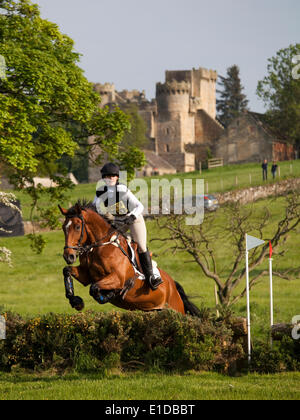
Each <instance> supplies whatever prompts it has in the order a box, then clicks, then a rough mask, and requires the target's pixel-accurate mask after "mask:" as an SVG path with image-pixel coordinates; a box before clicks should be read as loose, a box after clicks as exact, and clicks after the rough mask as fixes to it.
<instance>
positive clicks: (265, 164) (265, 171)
mask: <svg viewBox="0 0 300 420" xmlns="http://www.w3.org/2000/svg"><path fill="white" fill-rule="evenodd" d="M261 167H262V170H263V180H264V181H267V180H268V161H267V159H265V160H264V161H263V163H262V165H261Z"/></svg>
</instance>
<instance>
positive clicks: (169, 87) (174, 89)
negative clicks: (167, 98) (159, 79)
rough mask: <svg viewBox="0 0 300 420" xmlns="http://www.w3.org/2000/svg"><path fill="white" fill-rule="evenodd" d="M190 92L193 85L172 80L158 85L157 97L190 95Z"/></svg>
mask: <svg viewBox="0 0 300 420" xmlns="http://www.w3.org/2000/svg"><path fill="white" fill-rule="evenodd" d="M190 91H191V84H190V83H189V82H184V81H182V82H178V81H177V80H172V81H169V82H166V83H157V84H156V96H159V95H182V94H189V93H190Z"/></svg>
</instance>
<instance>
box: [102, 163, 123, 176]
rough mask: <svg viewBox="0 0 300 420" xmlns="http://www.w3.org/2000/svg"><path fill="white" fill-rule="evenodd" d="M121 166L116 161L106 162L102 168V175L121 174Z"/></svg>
mask: <svg viewBox="0 0 300 420" xmlns="http://www.w3.org/2000/svg"><path fill="white" fill-rule="evenodd" d="M119 172H120V168H119V167H118V166H117V165H115V164H114V163H111V162H109V163H106V164H105V165H104V166H103V168H102V169H101V175H102V178H104V177H105V176H108V175H111V176H119Z"/></svg>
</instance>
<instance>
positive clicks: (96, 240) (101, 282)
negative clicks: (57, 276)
mask: <svg viewBox="0 0 300 420" xmlns="http://www.w3.org/2000/svg"><path fill="white" fill-rule="evenodd" d="M59 209H60V211H61V213H62V214H63V216H65V222H64V224H63V231H64V234H65V247H64V254H63V257H64V259H65V261H66V262H67V264H68V266H67V267H65V268H64V270H63V275H64V283H65V290H66V297H67V299H69V302H70V304H71V306H72V307H73V308H75V309H76V310H78V311H81V310H82V309H83V308H84V302H83V300H82V299H81V298H80V297H79V296H75V294H74V285H73V279H72V277H74V278H75V279H76V280H78V281H79V282H80V283H81V284H82V285H83V286H90V295H91V296H92V297H93V298H94V299H95V300H96V301H97V302H98V303H100V304H103V303H106V302H110V303H112V304H113V305H115V306H117V307H119V308H123V309H127V310H141V311H154V310H162V309H165V308H169V309H173V310H175V311H177V312H180V313H182V314H190V315H193V316H199V309H198V308H197V307H196V306H195V305H194V304H193V303H191V302H190V301H189V299H188V297H187V296H186V294H185V292H184V290H183V288H182V287H181V286H180V284H179V283H176V282H175V281H174V280H173V279H172V278H171V277H170V276H169V275H168V274H167V273H166V272H164V271H163V270H159V271H160V275H161V278H162V280H163V283H162V284H161V285H160V286H159V287H158V289H157V290H155V291H153V290H151V289H150V287H149V286H148V285H147V284H146V282H145V281H144V280H141V279H140V278H139V276H138V275H137V272H138V271H140V272H141V273H142V271H141V268H140V264H139V259H138V253H137V245H136V244H134V245H133V247H132V248H131V249H134V251H135V259H136V263H137V267H138V268H139V270H138V271H137V270H136V269H135V268H134V264H133V263H132V261H131V258H130V247H129V244H128V241H127V239H126V237H125V236H124V235H123V234H121V233H120V232H118V231H117V230H116V229H115V228H114V227H113V226H112V225H111V224H110V223H109V222H108V221H107V220H106V219H105V218H104V217H102V216H101V215H100V214H98V213H97V210H96V208H95V206H94V205H93V204H91V203H87V202H85V201H84V202H81V201H78V202H77V203H76V204H75V205H74V206H73V207H71V208H70V209H68V210H66V209H64V208H62V207H60V206H59ZM78 256H79V262H80V265H79V266H77V267H75V266H73V264H74V263H75V262H76V260H77V257H78Z"/></svg>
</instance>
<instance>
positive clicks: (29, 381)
mask: <svg viewBox="0 0 300 420" xmlns="http://www.w3.org/2000/svg"><path fill="white" fill-rule="evenodd" d="M66 399H68V400H109V401H114V402H115V403H116V404H117V401H118V400H126V401H127V400H128V401H129V400H154V401H159V400H173V401H180V400H299V399H300V373H286V374H280V375H279V374H277V375H263V376H260V375H255V374H251V375H246V376H241V377H237V378H232V377H231V378H230V377H226V376H223V375H219V374H216V373H195V372H188V373H187V374H185V375H161V374H147V375H145V374H141V373H139V374H127V375H122V374H120V375H112V376H110V377H101V376H99V375H97V374H96V373H95V374H87V375H79V374H69V375H66V376H52V375H50V374H49V373H48V374H44V375H34V376H33V375H29V374H27V375H26V374H21V375H20V374H16V373H15V374H1V373H0V400H66ZM128 404H130V403H129V402H128ZM103 405H105V404H101V406H103ZM99 409H100V407H99Z"/></svg>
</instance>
